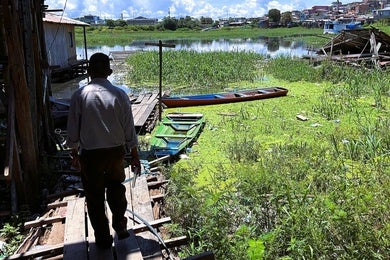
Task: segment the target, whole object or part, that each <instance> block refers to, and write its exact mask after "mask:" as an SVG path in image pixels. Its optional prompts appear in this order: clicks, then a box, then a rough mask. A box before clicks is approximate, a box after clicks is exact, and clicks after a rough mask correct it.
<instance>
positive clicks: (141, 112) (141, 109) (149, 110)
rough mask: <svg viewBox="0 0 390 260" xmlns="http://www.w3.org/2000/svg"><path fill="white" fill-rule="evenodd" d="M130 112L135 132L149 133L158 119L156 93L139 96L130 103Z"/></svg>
mask: <svg viewBox="0 0 390 260" xmlns="http://www.w3.org/2000/svg"><path fill="white" fill-rule="evenodd" d="M132 112H133V117H134V125H135V128H136V130H137V132H138V133H140V134H144V133H146V132H149V133H150V132H151V131H152V130H153V128H154V127H155V125H156V122H157V120H158V118H159V109H158V93H144V94H139V95H138V97H137V99H136V100H135V101H133V102H132Z"/></svg>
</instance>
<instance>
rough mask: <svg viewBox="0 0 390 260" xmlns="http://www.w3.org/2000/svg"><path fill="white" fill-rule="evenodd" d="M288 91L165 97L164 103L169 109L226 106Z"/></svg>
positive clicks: (285, 93)
mask: <svg viewBox="0 0 390 260" xmlns="http://www.w3.org/2000/svg"><path fill="white" fill-rule="evenodd" d="M287 92H288V90H287V89H285V88H282V87H271V88H260V89H252V90H240V91H235V92H225V93H219V94H201V95H189V96H172V97H171V96H163V97H162V98H161V101H162V103H164V105H165V106H166V107H168V108H172V107H188V106H204V105H216V104H226V103H233V102H243V101H252V100H258V99H265V98H274V97H280V96H285V95H287Z"/></svg>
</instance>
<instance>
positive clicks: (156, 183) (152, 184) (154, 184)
mask: <svg viewBox="0 0 390 260" xmlns="http://www.w3.org/2000/svg"><path fill="white" fill-rule="evenodd" d="M168 182H169V181H168V180H162V181H152V182H149V183H148V188H149V189H156V188H158V187H160V186H162V185H164V184H166V183H168Z"/></svg>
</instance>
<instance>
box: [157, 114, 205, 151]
mask: <svg viewBox="0 0 390 260" xmlns="http://www.w3.org/2000/svg"><path fill="white" fill-rule="evenodd" d="M204 124H205V119H204V117H203V114H195V113H170V114H168V115H167V116H166V117H165V118H164V119H163V120H162V121H161V122H160V124H159V125H158V126H157V128H156V129H155V131H154V133H153V135H152V138H151V142H150V143H151V150H152V152H153V154H154V156H156V157H162V156H166V155H169V156H175V155H178V154H180V153H182V152H183V151H184V150H185V149H186V148H188V147H189V146H190V145H191V144H192V143H193V142H194V141H195V140H196V138H197V137H198V136H199V134H200V132H201V130H202V128H203V126H204Z"/></svg>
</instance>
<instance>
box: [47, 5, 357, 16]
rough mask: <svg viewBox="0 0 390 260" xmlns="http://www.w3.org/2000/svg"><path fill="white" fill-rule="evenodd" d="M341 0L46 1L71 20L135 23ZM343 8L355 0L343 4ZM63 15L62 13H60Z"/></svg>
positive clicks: (250, 13)
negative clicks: (138, 19)
mask: <svg viewBox="0 0 390 260" xmlns="http://www.w3.org/2000/svg"><path fill="white" fill-rule="evenodd" d="M334 1H337V0H273V1H266V0H45V5H48V6H49V7H48V9H62V10H64V15H65V16H66V17H69V18H77V17H82V16H84V15H91V14H92V15H96V16H99V17H100V18H101V19H119V18H122V17H123V19H131V18H135V17H139V16H143V17H146V18H157V19H161V18H164V17H166V16H168V15H170V16H171V17H176V18H180V17H185V16H191V17H194V18H200V17H202V16H203V17H211V18H213V19H214V20H217V19H221V18H229V17H247V18H249V17H261V16H263V15H265V14H268V11H269V10H270V9H278V10H280V11H281V12H286V11H294V10H303V9H307V8H311V7H312V6H315V5H325V6H328V5H331V3H332V2H334ZM339 1H340V2H342V3H343V4H346V3H350V2H352V1H353V0H345V1H341V0H339ZM56 14H59V15H61V14H62V12H56Z"/></svg>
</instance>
